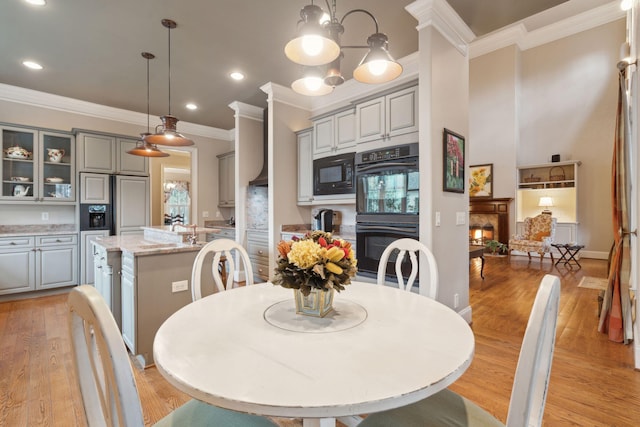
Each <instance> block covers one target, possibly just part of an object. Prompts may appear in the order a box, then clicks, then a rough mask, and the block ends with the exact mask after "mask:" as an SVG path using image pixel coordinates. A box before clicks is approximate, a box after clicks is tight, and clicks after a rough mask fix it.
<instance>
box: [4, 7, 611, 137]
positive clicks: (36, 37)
mask: <svg viewBox="0 0 640 427" xmlns="http://www.w3.org/2000/svg"><path fill="white" fill-rule="evenodd" d="M447 1H448V2H449V4H450V5H451V6H452V7H453V8H454V9H455V10H456V12H457V13H458V15H460V17H461V18H462V19H463V20H464V21H465V22H466V23H467V25H468V26H469V28H470V29H471V30H472V31H473V32H474V34H475V35H476V36H478V37H479V36H482V35H485V34H487V33H489V32H491V31H494V30H496V29H498V28H502V27H504V26H506V25H509V24H511V23H513V22H516V21H519V20H522V19H524V18H526V17H528V16H531V15H534V14H536V13H538V12H541V11H543V10H546V9H549V8H552V7H554V6H556V5H559V4H562V3H565V2H566V3H565V4H576V3H580V5H579V6H577V7H578V8H583V9H585V8H590V7H595V6H597V5H601V4H604V3H608V2H610V1H611V0H570V1H567V0H447ZM412 2H413V0H393V1H389V0H338V2H337V14H338V17H342V16H343V15H344V14H345V13H346V12H347V11H349V10H352V9H356V8H364V9H367V10H368V11H369V12H371V13H372V14H373V15H374V16H375V17H376V19H377V20H378V22H379V27H380V31H381V32H384V33H386V34H387V35H388V36H389V50H390V52H391V54H392V55H393V56H394V57H395V58H396V59H397V58H402V57H404V56H406V55H408V54H411V53H413V52H415V51H416V50H417V49H418V34H417V31H416V29H415V27H416V25H417V22H416V20H415V19H414V18H413V17H412V16H411V15H410V14H409V13H408V12H406V10H405V9H404V7H405V6H406V5H407V4H410V3H412ZM315 3H316V4H317V5H320V6H322V7H323V8H325V9H326V7H325V2H324V1H322V0H320V1H318V0H316V2H315ZM306 4H309V0H295V1H294V0H182V1H175V0H174V1H172V0H135V1H131V0H108V1H99V0H93V1H90V0H47V5H46V6H44V7H34V6H32V5H29V4H27V3H26V2H25V0H3V5H2V13H1V14H0V53H1V54H2V61H0V83H5V84H9V85H12V86H18V87H24V88H29V89H34V90H37V91H42V92H47V93H52V94H56V95H61V96H65V97H70V98H75V99H80V100H84V101H89V102H93V103H97V104H102V105H107V106H111V107H116V108H122V109H126V110H131V111H137V112H142V113H144V112H146V109H147V100H146V93H147V91H146V62H145V61H146V60H145V59H143V58H142V56H141V53H142V52H144V51H148V52H151V53H153V54H155V55H156V58H155V59H153V60H151V61H150V88H151V96H150V105H151V107H150V111H151V115H152V117H151V126H152V127H153V126H155V125H156V124H159V120H158V119H157V116H159V115H163V114H167V113H168V112H169V108H171V113H172V114H173V115H175V116H177V117H178V118H179V119H180V120H182V121H185V122H191V123H196V124H201V125H206V126H212V127H216V128H220V129H231V128H233V127H234V118H233V110H231V109H230V108H229V107H228V105H229V104H230V103H231V102H233V101H240V102H243V103H247V104H252V105H257V106H260V107H263V106H266V95H265V93H264V92H262V91H261V90H260V86H262V85H264V84H265V83H267V82H274V83H277V84H279V85H282V86H290V84H291V82H292V81H293V80H295V79H297V78H298V77H299V75H300V73H301V66H299V65H296V64H294V63H292V62H290V61H289V60H288V59H287V58H286V57H285V55H284V45H285V44H286V42H287V41H288V40H289V39H290V38H291V37H292V36H293V35H294V33H295V30H296V22H297V21H298V19H299V12H300V9H301V8H302V7H303V6H305V5H306ZM563 6H564V5H563ZM556 9H558V8H556ZM554 10H555V9H554ZM163 18H170V19H173V20H174V21H176V22H177V24H178V26H177V28H175V29H174V30H171V80H170V81H171V105H170V107H169V100H168V98H169V94H168V86H169V67H168V30H167V29H166V28H165V27H163V26H162V24H161V20H162V19H163ZM344 25H345V33H344V35H343V38H342V44H343V45H362V44H365V42H366V37H367V36H369V35H370V34H372V33H373V32H374V30H375V27H374V25H373V21H372V20H371V19H370V18H369V17H367V15H365V14H363V13H355V14H352V15H349V16H348V17H347V19H346V20H345V22H344ZM364 53H365V50H363V49H349V50H346V51H345V59H344V61H343V64H342V73H343V75H344V77H345V78H346V79H349V78H351V71H352V70H353V69H354V68H355V66H356V65H357V63H358V62H359V60H360V59H361V58H362V56H363V55H364ZM26 59H30V60H34V61H37V62H39V63H41V64H42V65H43V66H44V69H43V70H40V71H33V70H28V69H26V68H25V67H24V66H23V65H22V61H24V60H26ZM234 70H241V71H243V72H244V73H245V74H246V76H247V77H246V79H245V80H243V81H241V82H236V81H233V80H231V79H230V78H229V77H228V74H229V73H230V72H231V71H234ZM188 102H193V103H195V104H197V105H198V106H199V108H198V109H197V110H195V111H191V110H188V109H186V108H185V104H186V103H188ZM0 120H2V118H1V117H0ZM179 128H180V125H178V129H179Z"/></svg>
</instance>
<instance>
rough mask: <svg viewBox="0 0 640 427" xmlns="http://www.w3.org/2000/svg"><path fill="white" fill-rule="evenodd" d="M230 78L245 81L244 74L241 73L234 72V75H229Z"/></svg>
mask: <svg viewBox="0 0 640 427" xmlns="http://www.w3.org/2000/svg"><path fill="white" fill-rule="evenodd" d="M229 77H231V78H232V79H233V80H242V79H244V74H242V73H241V72H239V71H234V72H233V73H231V74H229Z"/></svg>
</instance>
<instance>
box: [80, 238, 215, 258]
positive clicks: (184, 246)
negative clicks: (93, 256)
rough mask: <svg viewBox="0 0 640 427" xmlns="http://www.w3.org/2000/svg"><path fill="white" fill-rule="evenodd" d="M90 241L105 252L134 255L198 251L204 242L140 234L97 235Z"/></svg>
mask: <svg viewBox="0 0 640 427" xmlns="http://www.w3.org/2000/svg"><path fill="white" fill-rule="evenodd" d="M91 243H93V244H95V245H99V246H101V247H103V248H104V249H106V250H107V252H113V251H118V252H130V253H132V254H133V255H134V256H145V255H158V254H172V253H179V252H192V251H199V250H200V249H202V247H203V246H204V245H205V243H206V242H198V243H196V244H194V245H192V244H190V243H180V242H167V241H157V240H150V239H148V238H145V237H142V236H108V237H97V238H96V239H95V240H92V241H91Z"/></svg>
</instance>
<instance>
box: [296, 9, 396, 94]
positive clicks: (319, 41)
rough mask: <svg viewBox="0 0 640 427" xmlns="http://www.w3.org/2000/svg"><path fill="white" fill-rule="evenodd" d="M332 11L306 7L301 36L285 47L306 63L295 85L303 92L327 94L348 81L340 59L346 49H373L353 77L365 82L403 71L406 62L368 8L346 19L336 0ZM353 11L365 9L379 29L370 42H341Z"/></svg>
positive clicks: (377, 80) (302, 16)
mask: <svg viewBox="0 0 640 427" xmlns="http://www.w3.org/2000/svg"><path fill="white" fill-rule="evenodd" d="M325 3H326V5H327V9H328V10H329V12H328V13H325V12H324V11H323V10H322V8H320V7H319V6H316V5H315V4H313V0H312V1H311V4H310V5H307V6H305V7H303V8H302V10H301V11H300V17H301V19H300V21H298V24H301V25H300V26H299V30H298V34H297V36H296V37H295V38H294V39H292V40H291V41H289V43H287V45H286V46H285V48H284V52H285V55H287V58H289V59H290V60H291V61H293V62H295V63H297V64H301V65H304V66H305V69H304V73H303V77H302V78H300V79H298V80H296V81H294V82H293V84H292V85H291V87H292V89H293V90H294V91H296V92H298V93H301V94H303V95H312V96H313V95H325V94H327V93H330V92H331V91H333V88H335V87H336V86H339V85H341V84H342V83H344V77H343V76H342V73H341V71H340V61H341V59H342V58H343V56H344V53H343V50H344V49H369V50H368V52H367V53H366V55H365V56H364V57H363V58H362V60H361V61H360V64H359V65H358V66H357V67H356V69H355V70H354V71H353V78H354V79H356V80H357V81H359V82H362V83H370V84H377V83H386V82H389V81H391V80H393V79H395V78H397V77H398V76H399V75H400V74H402V66H401V65H400V64H399V63H398V62H397V61H395V60H394V59H393V57H392V56H391V54H389V50H388V46H389V39H388V37H387V35H386V34H384V33H381V32H379V30H378V21H377V20H376V18H375V17H374V16H373V14H372V13H371V12H369V11H367V10H365V9H353V10H350V11H349V12H347V13H346V14H345V15H344V16H343V17H342V19H340V20H339V19H338V18H337V15H336V0H333V1H332V4H331V6H329V0H325ZM353 13H364V14H365V15H367V16H369V17H370V18H371V20H372V21H373V23H374V24H375V32H374V33H373V34H371V35H370V36H369V37H368V38H367V45H366V46H364V45H363V46H345V45H341V44H340V36H341V35H342V34H343V33H344V25H343V22H344V20H345V19H346V18H347V16H349V15H351V14H353Z"/></svg>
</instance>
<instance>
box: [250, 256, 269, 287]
mask: <svg viewBox="0 0 640 427" xmlns="http://www.w3.org/2000/svg"><path fill="white" fill-rule="evenodd" d="M251 267H252V268H253V275H254V276H255V277H257V278H260V279H261V280H264V281H265V282H266V281H268V280H269V275H270V274H271V269H270V268H269V266H268V265H267V262H264V263H263V262H259V261H255V260H251Z"/></svg>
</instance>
